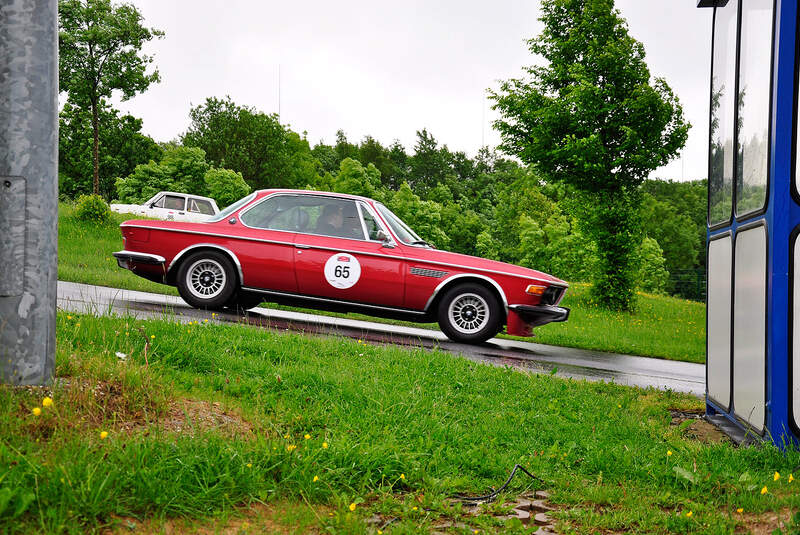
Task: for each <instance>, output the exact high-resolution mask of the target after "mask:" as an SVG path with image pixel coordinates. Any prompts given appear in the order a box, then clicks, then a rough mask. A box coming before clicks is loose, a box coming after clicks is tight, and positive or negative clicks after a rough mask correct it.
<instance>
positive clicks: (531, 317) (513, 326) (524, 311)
mask: <svg viewBox="0 0 800 535" xmlns="http://www.w3.org/2000/svg"><path fill="white" fill-rule="evenodd" d="M568 318H569V309H568V308H565V307H558V306H553V305H509V306H508V321H507V328H506V331H507V332H508V334H511V335H514V336H531V329H533V328H534V327H539V326H541V325H546V324H548V323H558V322H562V321H567V319H568Z"/></svg>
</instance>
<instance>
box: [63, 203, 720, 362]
mask: <svg viewBox="0 0 800 535" xmlns="http://www.w3.org/2000/svg"><path fill="white" fill-rule="evenodd" d="M126 219H129V216H125V215H119V214H114V217H113V220H112V221H111V222H110V223H108V224H106V225H92V224H87V223H84V222H81V221H78V220H77V219H76V218H75V217H74V208H72V207H71V206H70V205H67V204H62V205H60V207H59V261H58V277H59V279H60V280H65V281H73V282H82V283H87V284H99V285H102V286H112V287H116V288H125V289H130V290H141V291H147V292H156V293H163V294H169V295H177V291H176V289H175V288H174V287H171V286H165V285H162V284H156V283H153V282H150V281H148V280H145V279H142V278H140V277H137V276H136V275H133V274H132V273H131V272H129V271H127V270H123V269H120V268H119V267H118V266H117V262H116V260H115V259H114V257H113V256H111V253H112V252H114V251H118V250H120V249H121V248H122V237H121V235H120V232H119V228H118V225H119V223H120V222H122V221H124V220H126ZM637 299H638V306H637V310H636V312H635V313H633V314H629V313H619V312H610V311H608V310H604V309H603V308H601V307H599V306H598V305H597V303H593V302H592V301H591V298H590V297H589V292H588V288H587V286H586V285H583V284H574V285H572V286H571V287H570V289H569V290H568V291H567V295H566V297H565V299H564V302H563V305H564V306H567V307H570V308H571V309H572V312H571V315H570V319H569V321H567V322H566V323H560V324H558V323H555V324H550V325H545V326H543V327H539V328H537V329H536V330H535V333H536V337H535V338H526V339H525V340H531V341H534V342H538V343H542V344H551V345H559V346H566V347H575V348H581V349H593V350H597V351H608V352H613V353H624V354H633V355H643V356H651V357H660V358H666V359H673V360H684V361H689V362H701V363H702V362H705V305H704V304H703V303H697V302H693V301H686V300H683V299H677V298H673V297H665V296H655V295H646V294H640V295H638V296H637ZM267 306H269V307H271V308H276V309H284V310H302V311H305V312H309V310H306V309H297V308H291V307H282V306H278V305H267ZM311 312H314V313H321V314H326V315H331V316H337V317H349V318H354V319H365V320H369V321H379V322H384V323H394V324H402V325H411V326H416V327H424V328H433V329H436V328H438V327H437V326H436V325H435V324H417V323H409V322H398V321H390V320H383V319H380V318H373V317H371V316H365V315H361V314H336V313H331V312H318V311H311Z"/></svg>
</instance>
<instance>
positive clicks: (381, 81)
mask: <svg viewBox="0 0 800 535" xmlns="http://www.w3.org/2000/svg"><path fill="white" fill-rule="evenodd" d="M133 3H134V4H135V5H136V6H137V7H138V8H139V9H140V11H141V12H142V14H143V16H144V18H145V24H146V25H148V26H150V27H155V28H158V29H160V30H163V31H164V32H165V33H166V35H165V37H164V38H163V39H161V40H159V41H155V42H153V43H151V44H149V45H148V47H147V53H148V54H152V55H153V56H155V65H156V66H157V67H158V70H159V72H160V73H161V78H162V81H161V83H159V84H155V85H153V86H151V88H150V89H148V90H147V91H146V92H145V93H143V94H141V95H138V96H136V97H134V98H133V99H132V100H130V101H127V102H123V103H118V105H119V107H120V108H121V109H122V110H125V111H127V112H129V113H131V114H133V115H135V116H137V117H141V118H142V119H143V120H144V127H143V130H144V131H145V133H147V134H149V135H150V136H152V137H154V138H155V139H156V140H157V141H167V140H170V139H174V138H176V137H177V136H178V135H179V134H181V133H182V132H184V131H185V130H186V129H187V127H188V125H189V108H190V106H196V105H198V104H201V103H203V102H204V101H205V99H206V98H207V97H211V96H216V97H224V96H225V95H230V96H231V98H232V99H233V100H234V102H236V103H237V104H241V105H248V106H253V107H255V108H257V109H258V110H261V111H264V112H267V113H277V112H278V111H279V105H280V116H281V122H283V123H284V124H289V125H290V126H291V128H292V129H293V130H295V131H297V132H304V131H305V132H307V135H308V139H309V141H310V142H311V144H312V145H313V144H315V143H317V142H318V141H320V140H324V141H325V142H326V143H332V142H333V141H334V140H335V135H336V131H337V130H338V129H342V130H344V131H345V132H346V133H347V136H348V138H349V139H350V140H351V141H359V140H361V139H362V138H363V137H364V136H366V135H372V136H373V137H375V138H376V139H378V140H379V141H380V142H382V143H384V144H389V143H391V142H392V141H393V140H394V139H398V140H400V142H401V143H403V145H405V147H406V149H407V150H408V151H409V152H411V151H412V150H413V145H414V142H415V132H416V131H417V130H420V129H422V128H427V129H428V131H429V132H431V133H432V134H433V135H434V136H435V137H436V139H437V140H439V142H440V143H443V144H446V145H447V146H448V147H449V148H450V149H451V150H454V151H455V150H462V151H465V152H467V153H468V154H469V155H474V154H475V153H476V152H477V150H478V149H479V148H480V146H481V144H482V143H485V144H488V145H490V146H495V145H497V144H498V143H499V136H498V135H497V133H496V132H495V131H494V130H493V129H492V127H491V121H492V120H493V119H494V118H495V117H496V115H495V113H494V112H493V111H492V110H491V109H490V105H491V103H490V102H489V101H488V100H487V99H486V89H487V88H497V87H498V80H503V79H507V78H511V77H518V76H519V75H520V74H521V73H522V71H521V68H522V67H523V66H525V65H530V64H532V63H534V62H536V60H535V58H534V57H533V56H531V54H530V53H529V52H528V50H527V46H526V44H525V40H526V39H528V38H530V37H534V36H535V35H537V34H538V33H539V31H540V30H541V24H540V22H539V21H538V17H539V2H537V1H532V0H495V1H493V2H487V1H485V0H484V1H476V0H446V1H445V0H428V1H417V0H407V1H405V2H392V3H388V2H376V1H375V0H369V1H362V0H358V1H355V0H354V1H351V0H343V1H340V2H316V1H315V2H312V1H308V2H301V1H298V2H272V1H262V2H257V1H245V0H227V1H225V2H219V1H208V0H169V1H164V0H133ZM696 4H697V2H696V1H695V0H617V7H618V8H619V9H620V10H621V11H622V14H623V16H624V17H625V18H626V19H627V21H628V24H629V27H630V32H631V34H632V35H633V36H634V37H635V38H637V39H639V40H640V41H641V42H642V43H644V46H645V50H646V52H647V62H648V64H649V66H650V70H651V72H652V74H653V75H654V76H660V77H664V78H666V80H667V81H668V82H669V84H670V85H671V86H672V88H673V90H674V91H675V93H676V94H677V95H678V97H679V98H680V100H681V102H682V104H683V107H684V112H685V114H686V117H687V118H688V120H689V121H690V122H691V123H692V125H693V127H692V129H691V131H690V134H689V141H688V143H687V145H686V148H685V149H684V151H683V154H682V156H681V157H679V158H677V159H676V160H675V161H673V162H672V163H671V164H670V165H668V166H667V167H664V168H662V169H659V170H657V171H656V172H655V173H653V175H652V176H653V177H654V178H655V177H658V178H672V179H678V180H680V179H682V178H685V179H686V180H689V179H694V178H705V177H706V174H707V170H706V168H707V138H708V93H709V89H708V85H709V65H710V49H711V10H710V9H697V8H696V7H695V6H696ZM279 73H280V76H279ZM279 78H280V84H279ZM279 85H280V98H279Z"/></svg>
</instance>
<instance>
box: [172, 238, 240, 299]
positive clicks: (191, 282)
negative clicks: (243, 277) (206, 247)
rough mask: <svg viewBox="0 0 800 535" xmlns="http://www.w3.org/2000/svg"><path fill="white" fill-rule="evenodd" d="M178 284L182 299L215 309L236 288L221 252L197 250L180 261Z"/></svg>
mask: <svg viewBox="0 0 800 535" xmlns="http://www.w3.org/2000/svg"><path fill="white" fill-rule="evenodd" d="M177 286H178V292H179V293H180V294H181V297H182V298H183V300H184V301H186V302H187V303H189V304H190V305H192V306H193V307H195V308H207V309H214V310H218V309H221V308H222V307H224V306H225V304H226V303H227V302H228V301H230V299H231V297H232V296H233V294H234V292H235V291H236V286H237V281H236V272H235V271H234V268H233V264H232V263H231V261H230V260H229V259H228V257H226V256H225V255H224V254H222V253H218V252H216V251H199V252H197V253H194V254H192V255H189V257H188V258H187V259H186V260H184V262H183V263H182V264H181V267H180V269H179V270H178V278H177Z"/></svg>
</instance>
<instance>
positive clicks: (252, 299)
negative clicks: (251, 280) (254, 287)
mask: <svg viewBox="0 0 800 535" xmlns="http://www.w3.org/2000/svg"><path fill="white" fill-rule="evenodd" d="M263 302H264V296H263V295H261V294H258V293H254V292H246V291H243V290H239V292H238V293H237V294H236V295H235V296H234V297H233V298H231V300H230V301H228V303H227V304H226V305H225V308H228V309H230V310H236V311H242V312H246V311H248V310H250V309H251V308H255V307H257V306H258V305H260V304H261V303H263Z"/></svg>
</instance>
